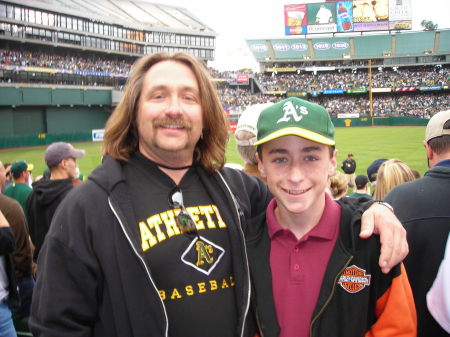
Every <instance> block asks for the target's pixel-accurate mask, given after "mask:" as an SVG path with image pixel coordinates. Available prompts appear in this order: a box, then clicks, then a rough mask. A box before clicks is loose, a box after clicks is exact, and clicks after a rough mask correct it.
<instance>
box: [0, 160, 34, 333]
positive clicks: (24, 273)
mask: <svg viewBox="0 0 450 337" xmlns="http://www.w3.org/2000/svg"><path fill="white" fill-rule="evenodd" d="M4 174H5V171H4V166H3V164H2V162H1V161H0V189H1V187H2V186H3V184H4ZM0 211H1V212H2V213H3V214H4V216H5V218H6V220H8V223H9V225H10V227H11V230H12V231H13V233H14V238H15V240H16V248H15V249H14V251H13V252H12V253H11V254H10V256H11V259H12V263H13V264H12V265H13V270H14V276H15V281H16V282H17V286H18V289H19V297H20V298H16V299H14V298H13V297H11V301H9V302H10V309H11V311H12V314H13V320H14V325H15V326H16V328H17V330H18V331H19V330H20V331H21V332H25V331H27V330H28V322H27V321H28V317H29V316H30V305H31V297H32V294H33V287H34V278H33V264H32V261H33V258H32V247H31V242H30V239H29V234H28V229H27V228H28V225H27V221H26V218H25V214H24V212H23V209H22V207H21V206H20V204H19V203H18V202H17V200H14V199H13V198H10V197H8V196H6V195H3V194H0ZM19 299H20V300H19ZM0 336H3V335H2V334H1V333H0Z"/></svg>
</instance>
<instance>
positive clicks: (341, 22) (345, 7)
mask: <svg viewBox="0 0 450 337" xmlns="http://www.w3.org/2000/svg"><path fill="white" fill-rule="evenodd" d="M336 13H337V30H338V32H339V33H343V32H353V3H352V1H339V2H337V3H336Z"/></svg>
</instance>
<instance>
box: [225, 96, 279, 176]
mask: <svg viewBox="0 0 450 337" xmlns="http://www.w3.org/2000/svg"><path fill="white" fill-rule="evenodd" d="M272 104H273V103H270V102H269V103H264V104H254V105H251V106H249V107H248V108H247V109H245V111H244V112H243V113H242V114H241V116H240V117H239V121H238V124H237V126H236V131H235V132H234V137H235V138H236V145H237V150H238V152H239V155H240V156H241V158H242V159H243V160H244V163H245V166H244V172H245V173H248V174H251V175H254V176H257V177H258V178H261V177H260V174H259V171H258V162H257V160H256V147H255V146H253V144H254V143H255V142H256V134H257V130H256V123H257V122H258V117H259V114H260V113H261V111H262V110H263V109H264V108H266V107H268V106H271V105H272Z"/></svg>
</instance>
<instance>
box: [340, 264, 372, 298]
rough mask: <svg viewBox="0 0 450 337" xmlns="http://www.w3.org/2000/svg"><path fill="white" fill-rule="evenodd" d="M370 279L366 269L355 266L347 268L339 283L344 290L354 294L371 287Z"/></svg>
mask: <svg viewBox="0 0 450 337" xmlns="http://www.w3.org/2000/svg"><path fill="white" fill-rule="evenodd" d="M370 277H371V276H370V275H366V271H365V270H364V269H361V268H359V267H357V266H355V265H353V266H350V267H347V268H345V270H344V272H343V273H342V275H341V277H340V278H339V281H338V283H339V285H340V286H341V287H342V288H344V290H346V291H347V292H349V293H351V294H354V293H357V292H359V291H361V290H363V289H364V287H368V286H370Z"/></svg>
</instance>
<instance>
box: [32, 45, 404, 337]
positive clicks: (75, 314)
mask: <svg viewBox="0 0 450 337" xmlns="http://www.w3.org/2000/svg"><path fill="white" fill-rule="evenodd" d="M227 139H228V133H227V118H226V115H225V113H224V110H223V108H222V106H221V103H220V100H219V97H218V96H217V93H216V89H215V87H214V84H213V81H212V80H211V78H210V77H209V74H208V72H207V70H206V68H205V67H204V66H203V64H202V63H200V62H199V61H198V60H196V59H195V58H193V57H191V56H188V55H186V54H182V53H178V54H174V55H168V54H165V53H158V54H153V55H149V56H146V57H143V58H142V59H140V60H139V61H138V62H137V63H136V64H135V65H134V67H133V70H132V73H131V75H130V77H129V79H128V83H127V86H126V88H125V92H124V96H123V98H122V100H121V101H120V103H119V104H118V106H117V108H116V109H115V110H114V112H113V114H112V115H111V117H110V118H109V120H108V122H107V125H106V128H105V136H104V148H103V156H104V160H103V163H102V165H100V166H99V167H98V168H97V169H95V170H94V171H93V173H92V174H91V175H90V177H89V180H88V181H86V182H85V183H83V184H82V185H80V186H79V187H78V188H76V189H73V190H72V191H71V192H69V194H68V195H67V197H66V198H65V199H64V201H63V202H62V204H61V205H60V207H59V209H58V211H57V212H56V214H55V217H54V218H53V221H52V225H51V228H50V230H49V232H48V234H47V237H46V240H45V243H44V245H43V247H42V249H41V253H40V255H39V271H38V277H37V286H36V288H37V289H36V292H35V296H34V298H33V306H32V318H31V320H30V325H31V327H32V331H33V333H34V335H35V336H97V337H98V336H108V337H114V336H120V337H123V336H127V337H131V336H150V335H151V336H169V335H170V336H171V337H177V336H183V337H186V336H247V335H249V334H252V335H253V334H254V328H255V325H254V324H252V321H253V320H251V319H250V316H252V315H251V314H250V313H249V312H250V310H249V308H250V296H251V291H250V289H251V286H250V277H249V267H248V261H247V254H246V246H245V239H244V232H245V230H246V226H247V225H249V224H250V223H251V219H252V218H254V217H256V216H258V215H260V214H262V213H263V212H264V211H265V208H266V206H267V204H268V202H269V200H270V199H271V196H270V193H269V192H268V189H267V186H266V185H265V184H264V183H263V182H262V181H260V180H259V179H257V178H256V177H252V176H248V175H246V174H245V173H243V172H241V171H237V170H234V169H231V168H224V167H223V166H224V163H225V149H226V142H227ZM372 209H373V207H371V210H372ZM375 210H378V211H376V212H375V213H374V212H373V211H370V210H369V213H367V216H366V219H367V223H366V229H367V232H366V233H365V234H366V235H369V233H371V232H372V229H373V222H374V221H375V222H376V223H378V225H377V226H378V229H379V230H381V231H382V233H380V235H381V237H382V240H383V238H384V240H385V241H386V242H387V244H386V245H384V248H383V250H382V254H381V256H380V261H381V264H382V266H383V267H384V269H385V270H388V269H389V268H391V267H392V266H394V265H395V264H396V263H398V262H399V260H400V259H402V258H403V257H404V255H405V254H406V251H407V248H406V240H405V239H404V232H403V229H402V228H401V225H400V223H399V222H398V221H397V220H396V219H395V217H394V216H393V214H391V212H390V211H389V210H388V209H387V208H385V207H384V206H382V205H379V206H375ZM382 218H383V219H382ZM382 220H385V221H387V222H384V223H382V222H383V221H382Z"/></svg>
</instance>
